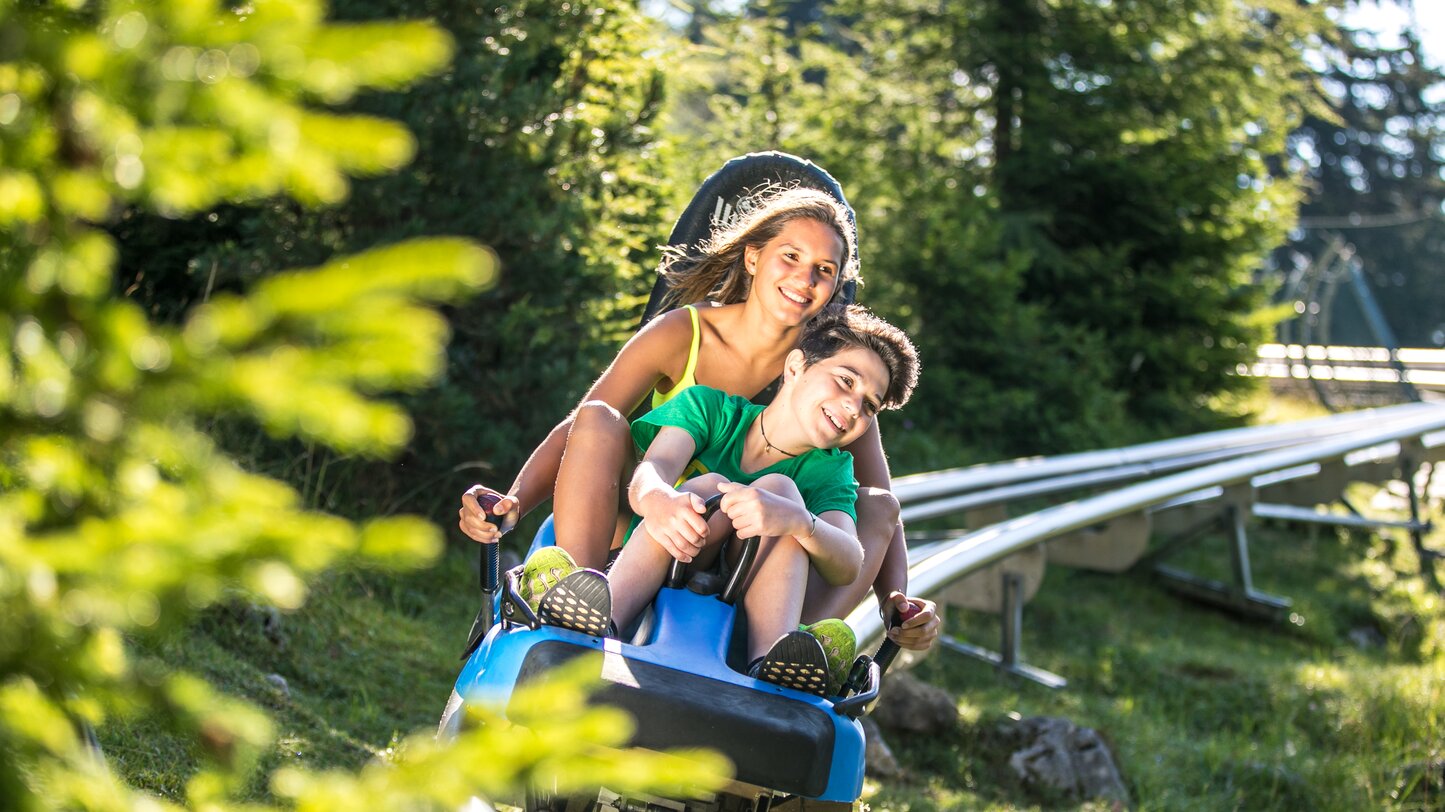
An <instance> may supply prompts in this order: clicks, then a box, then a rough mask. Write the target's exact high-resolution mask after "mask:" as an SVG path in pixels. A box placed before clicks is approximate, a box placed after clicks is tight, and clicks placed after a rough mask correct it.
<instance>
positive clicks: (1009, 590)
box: [938, 572, 1069, 689]
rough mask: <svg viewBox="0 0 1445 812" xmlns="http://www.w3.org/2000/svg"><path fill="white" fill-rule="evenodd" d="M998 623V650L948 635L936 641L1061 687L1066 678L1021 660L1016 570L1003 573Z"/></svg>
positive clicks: (1020, 592)
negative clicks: (1001, 600) (999, 630)
mask: <svg viewBox="0 0 1445 812" xmlns="http://www.w3.org/2000/svg"><path fill="white" fill-rule="evenodd" d="M1000 609H1001V610H1002V611H1000V612H999V625H1000V627H1001V637H1002V639H1001V640H1000V646H999V649H1000V651H998V652H993V651H989V650H988V649H986V648H983V647H982V646H975V645H973V644H971V643H965V642H963V641H962V640H958V639H956V638H953V637H949V636H948V635H946V634H945V635H940V636H939V638H938V643H939V645H941V646H943V647H944V648H946V649H948V650H950V651H956V652H958V653H959V654H964V655H967V656H969V657H972V658H974V659H976V660H982V661H984V662H986V663H988V664H990V665H992V666H993V667H995V668H997V669H998V670H1000V671H1003V672H1005V673H1008V674H1013V675H1014V676H1017V677H1023V678H1024V679H1026V680H1030V681H1031V682H1037V683H1038V684H1040V685H1042V686H1044V687H1045V688H1056V689H1057V688H1064V687H1066V686H1067V685H1068V684H1069V681H1068V680H1066V679H1064V678H1063V677H1061V676H1059V675H1058V674H1055V673H1053V672H1052V671H1045V670H1044V669H1042V668H1036V667H1034V666H1032V665H1029V664H1028V663H1025V662H1024V661H1023V652H1022V649H1023V646H1022V638H1023V627H1024V578H1023V576H1022V575H1020V574H1018V573H1016V572H1005V573H1004V574H1003V606H1002V607H1000Z"/></svg>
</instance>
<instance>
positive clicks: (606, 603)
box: [523, 306, 918, 694]
mask: <svg viewBox="0 0 1445 812" xmlns="http://www.w3.org/2000/svg"><path fill="white" fill-rule="evenodd" d="M917 378H918V357H917V353H916V351H915V350H914V348H913V344H912V343H911V342H910V341H909V340H908V337H907V336H906V335H904V333H903V332H902V331H901V330H899V329H897V328H896V327H893V326H892V325H890V324H888V323H887V322H885V321H883V320H882V319H879V318H878V317H876V316H874V315H873V314H871V313H869V312H868V311H867V310H865V309H863V308H861V307H857V306H850V307H847V308H843V307H834V308H830V309H829V310H828V311H826V312H824V313H823V314H821V315H819V316H818V317H817V318H816V319H814V321H813V323H812V324H811V325H809V327H808V329H807V331H806V332H805V334H804V336H803V338H802V341H801V342H800V343H799V348H798V349H796V350H793V351H792V352H791V353H789V355H788V357H787V360H786V361H785V362H784V369H783V384H782V387H781V388H780V389H779V391H778V394H777V396H776V397H775V398H774V400H773V402H772V403H771V404H769V405H767V406H766V407H764V406H759V405H756V404H752V403H750V402H748V401H747V400H745V399H743V398H740V397H735V396H729V395H726V394H724V393H722V392H720V391H718V390H715V389H711V388H709V387H705V386H694V387H692V388H690V389H688V390H686V391H684V392H683V393H681V394H680V395H678V396H677V397H675V398H674V399H673V400H671V401H669V402H668V403H666V404H664V405H663V406H661V407H660V408H658V409H656V410H655V411H652V412H649V413H648V414H646V415H644V416H643V417H641V418H639V419H638V420H637V421H636V422H634V423H633V426H632V433H633V438H634V439H635V440H636V441H637V444H638V446H639V448H642V449H645V453H644V454H643V457H642V461H641V462H640V463H639V464H638V466H637V469H636V471H635V472H634V475H633V477H632V482H631V485H630V487H629V488H628V500H629V503H630V504H631V506H632V509H633V511H634V512H635V513H636V514H637V516H638V517H639V518H640V520H641V522H640V524H637V525H636V527H635V530H634V532H632V534H631V537H630V539H629V543H628V544H627V545H626V547H624V548H623V551H622V554H621V555H620V556H619V557H618V559H617V561H616V563H615V564H614V565H613V567H612V569H611V572H610V574H609V575H608V576H607V577H606V579H605V580H604V579H603V576H602V575H601V574H600V573H596V572H595V571H590V570H579V571H577V572H576V573H575V574H569V573H571V570H572V569H575V567H573V566H571V565H570V561H567V560H565V553H562V551H561V550H556V551H555V552H550V553H549V552H547V551H546V550H544V551H539V554H538V555H537V556H533V560H529V561H528V567H527V577H525V578H524V583H523V589H524V591H526V592H532V593H534V594H538V593H541V592H543V591H545V590H546V589H547V587H549V586H551V585H552V584H553V583H556V584H557V587H556V588H554V589H552V590H551V592H548V594H547V595H545V596H544V597H543V598H542V600H541V602H540V603H541V612H542V614H543V616H544V619H547V620H549V622H556V623H558V624H559V625H564V626H569V627H573V628H579V629H580V630H584V631H587V630H590V631H593V632H594V633H595V632H596V631H597V630H598V629H599V628H601V629H605V627H606V619H607V616H608V615H611V617H612V618H615V620H616V624H617V626H618V627H619V628H626V627H627V625H628V624H629V623H631V622H632V620H633V619H635V618H636V616H637V615H638V614H639V613H640V612H641V611H642V610H643V608H645V607H646V605H647V604H648V603H650V602H651V601H652V598H653V596H654V595H656V593H657V590H658V588H659V587H660V586H661V584H662V580H663V578H664V577H665V575H666V572H667V570H668V568H669V567H670V565H671V563H672V561H673V560H674V559H675V560H679V561H683V562H691V561H694V560H696V559H699V558H701V559H703V561H699V563H705V561H706V560H710V559H711V558H712V557H713V556H715V555H716V554H717V552H718V548H719V547H720V546H721V544H722V542H724V541H726V540H728V539H732V538H750V537H753V536H758V537H760V538H761V544H760V547H759V551H758V557H757V560H756V562H755V563H754V566H753V575H752V580H751V583H750V585H749V587H748V589H747V591H746V593H745V595H744V598H743V605H744V607H745V608H746V613H747V626H748V649H749V660H750V666H749V673H750V674H752V675H753V676H756V677H759V678H761V679H766V680H768V681H771V682H775V683H779V684H783V685H787V686H788V687H792V688H798V689H800V690H805V691H811V692H813V693H818V694H826V693H828V692H831V693H836V692H837V690H838V688H839V687H840V686H841V684H842V681H843V680H844V679H845V678H846V677H847V671H848V668H849V667H850V666H851V664H852V659H853V648H854V643H853V639H852V630H851V629H849V628H848V627H847V625H846V624H844V623H843V622H842V621H841V620H836V619H829V620H824V621H821V622H819V623H814V624H812V625H811V626H809V627H808V628H807V629H805V630H799V629H798V622H799V620H800V619H801V616H802V611H803V601H804V592H805V590H806V588H807V585H808V575H809V572H810V570H814V569H815V570H817V572H818V574H819V575H821V576H822V578H823V580H824V581H825V582H827V583H828V584H829V585H832V586H841V585H846V584H849V583H852V581H854V580H855V579H856V578H857V577H858V575H859V570H860V568H861V566H862V559H863V550H862V547H861V545H860V544H859V543H858V538H857V534H856V528H855V522H856V520H857V517H856V514H855V513H854V500H855V497H856V492H857V483H856V482H855V481H854V479H853V460H852V456H851V455H849V454H848V453H847V452H845V451H841V450H839V449H841V448H842V447H843V446H846V445H847V444H849V443H851V442H853V441H854V440H856V439H858V438H859V437H861V436H862V435H863V433H864V432H865V431H867V429H868V427H869V426H870V425H871V423H872V421H873V419H874V417H875V415H876V414H877V413H878V412H879V411H881V410H882V409H885V408H898V407H899V406H902V405H903V404H904V403H905V402H906V401H907V400H908V397H909V395H910V394H911V393H912V390H913V387H914V385H915V383H916V382H917ZM673 483H678V484H677V485H674V484H673ZM714 493H721V494H723V499H722V503H721V505H720V510H719V512H718V514H717V515H716V516H714V517H713V519H712V521H711V523H710V524H709V523H708V522H705V521H703V519H702V515H701V514H702V512H703V500H704V499H705V498H706V497H708V496H711V495H712V494H714ZM544 553H545V554H546V555H545V557H544V556H543V554H544ZM589 573H591V574H589ZM563 576H566V580H565V581H562V582H560V583H559V580H560V579H561V578H562V577H563ZM609 586H610V589H609V588H608V587H609Z"/></svg>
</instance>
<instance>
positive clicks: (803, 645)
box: [757, 631, 828, 696]
mask: <svg viewBox="0 0 1445 812" xmlns="http://www.w3.org/2000/svg"><path fill="white" fill-rule="evenodd" d="M757 678H758V679H760V680H763V681H765V682H771V683H773V684H774V685H781V686H783V687H784V688H792V689H793V690H795V691H802V692H803V693H808V694H813V695H814V696H827V695H828V658H827V657H826V656H825V655H824V654H823V647H822V646H821V645H819V644H818V641H817V639H816V638H814V637H813V636H812V635H811V634H808V633H807V632H798V631H794V632H788V633H787V634H785V635H783V636H782V637H781V638H779V639H778V642H776V643H774V644H773V647H772V649H770V650H769V651H768V654H767V656H766V657H764V658H763V661H762V662H761V663H759V665H758V674H757Z"/></svg>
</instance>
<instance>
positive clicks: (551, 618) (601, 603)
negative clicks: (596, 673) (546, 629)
mask: <svg viewBox="0 0 1445 812" xmlns="http://www.w3.org/2000/svg"><path fill="white" fill-rule="evenodd" d="M537 617H538V618H539V619H540V620H541V621H542V622H543V623H546V624H547V625H549V626H560V627H562V628H564V629H571V630H572V631H574V632H581V633H582V634H587V635H591V636H593V637H606V636H607V632H608V629H609V628H610V627H611V625H612V591H611V590H609V589H608V588H607V577H606V576H604V575H603V574H602V573H600V572H598V571H597V570H592V569H581V570H577V571H576V572H571V573H568V574H567V575H566V576H565V577H563V578H562V580H560V581H558V582H557V584H556V586H553V587H552V588H551V589H549V590H547V594H545V595H543V596H542V603H541V605H540V606H539V607H538V609H537Z"/></svg>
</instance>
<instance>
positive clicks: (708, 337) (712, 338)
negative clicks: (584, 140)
mask: <svg viewBox="0 0 1445 812" xmlns="http://www.w3.org/2000/svg"><path fill="white" fill-rule="evenodd" d="M853 242H854V233H853V229H852V227H851V225H850V224H849V219H848V212H847V210H846V209H845V208H844V207H843V206H842V205H841V204H840V203H838V202H837V201H836V200H834V199H833V198H832V197H831V196H829V195H827V194H825V193H823V192H819V191H816V190H813V189H806V188H794V189H787V190H783V191H780V192H775V193H772V194H770V195H768V196H767V197H766V198H765V199H763V200H761V201H760V202H759V203H758V204H757V205H755V206H754V207H753V208H752V209H751V210H750V211H749V212H748V213H746V214H745V215H743V216H742V217H740V218H738V220H737V221H735V222H734V223H733V224H732V225H731V226H729V227H727V228H724V229H721V230H720V231H718V232H717V233H716V234H715V235H714V236H713V238H712V239H711V240H709V241H708V242H707V243H705V244H704V245H702V246H700V247H698V248H697V249H696V250H694V251H692V252H687V251H684V250H681V249H672V248H669V249H667V251H666V253H665V255H664V258H663V263H662V273H663V274H664V275H665V276H666V277H667V278H668V281H669V287H670V289H671V290H672V291H673V293H672V297H671V300H672V303H674V304H675V303H678V302H697V303H698V304H695V305H687V306H686V307H683V308H680V309H677V310H673V311H670V312H668V313H666V314H665V315H663V316H660V317H659V318H657V319H655V320H653V321H652V322H651V323H649V324H648V325H647V326H646V327H644V328H643V329H642V330H640V331H639V332H638V333H637V334H636V335H635V336H633V337H632V339H631V340H629V341H628V342H627V344H626V346H624V347H623V348H622V351H621V352H619V353H618V355H617V358H616V359H614V360H613V362H612V364H611V365H610V366H609V367H608V368H607V370H606V371H605V372H603V373H602V376H601V377H600V378H598V379H597V381H596V383H594V384H593V385H592V388H591V389H590V390H589V391H588V393H587V396H586V397H585V398H584V399H583V402H582V403H581V405H579V406H578V407H577V408H576V409H575V410H573V412H572V414H571V415H569V416H568V417H567V419H565V420H563V421H562V422H561V423H560V424H558V425H557V427H556V428H554V429H553V430H552V432H551V433H550V434H549V435H548V436H547V439H546V440H544V441H543V442H542V444H541V445H540V446H538V447H537V449H536V450H535V451H533V452H532V456H531V457H530V458H529V459H528V460H527V462H526V464H525V465H523V467H522V470H521V471H520V472H518V474H517V478H516V480H515V481H513V483H512V486H511V488H509V489H508V491H507V492H506V493H505V494H499V493H498V492H497V491H494V490H492V489H490V488H487V487H485V486H482V485H476V486H474V487H473V488H471V489H470V490H468V491H467V493H466V494H464V495H463V496H462V507H461V510H460V511H459V521H458V526H459V527H460V528H461V530H462V532H463V533H465V534H466V535H467V536H468V537H470V538H472V539H474V540H476V541H479V542H483V543H495V542H496V541H497V540H498V539H499V538H500V536H501V534H502V533H503V532H506V531H507V530H510V529H511V528H512V526H514V525H515V524H516V521H517V519H518V518H519V517H520V516H521V515H523V514H525V513H527V512H528V511H530V510H531V509H532V508H534V507H536V506H537V505H538V504H540V503H542V502H543V501H545V500H546V499H547V498H548V497H553V501H554V504H553V514H554V516H553V522H554V528H555V531H556V535H557V543H558V545H559V546H560V547H562V548H563V549H565V550H566V551H567V552H568V553H570V554H571V556H572V557H573V559H574V560H575V561H576V562H577V564H578V565H580V566H582V567H591V568H597V569H601V568H603V567H605V566H606V563H607V558H608V553H609V551H610V550H611V549H612V548H614V547H616V546H617V545H618V544H619V543H620V541H621V537H622V533H623V531H624V530H625V529H626V523H625V521H622V520H621V519H620V518H619V516H620V513H619V507H620V506H621V498H622V494H621V492H620V491H621V483H623V482H626V481H629V480H630V479H631V472H632V468H633V467H634V466H635V465H636V462H637V452H636V448H635V446H634V444H633V441H632V438H631V435H630V433H629V426H628V420H627V415H628V414H630V413H631V412H632V411H633V410H634V409H636V407H637V406H638V405H639V404H640V403H641V402H642V399H643V398H644V397H645V396H647V394H648V393H649V391H651V392H652V393H653V395H652V400H653V405H654V406H658V405H661V404H662V403H664V402H666V401H667V400H668V399H670V398H671V397H672V396H674V395H676V394H677V393H679V392H681V391H682V390H684V389H686V388H687V387H689V386H691V385H693V384H695V383H702V384H706V385H708V386H711V387H713V388H716V389H720V390H722V391H724V392H728V393H730V394H737V395H742V396H744V397H748V398H751V397H754V396H756V395H757V394H758V393H759V392H761V391H762V390H763V389H764V388H765V387H766V386H768V384H770V383H771V382H772V381H773V380H774V379H776V378H777V377H778V375H779V373H780V372H781V371H782V369H783V362H784V359H785V358H786V357H787V356H788V353H789V352H791V351H792V350H793V349H794V348H795V347H796V346H797V344H798V340H799V338H800V336H801V335H802V330H803V327H804V325H806V324H807V323H808V321H809V320H810V319H812V318H813V317H814V316H816V315H817V314H818V313H819V312H821V311H822V309H823V308H824V307H825V306H826V305H827V304H828V303H829V302H830V301H831V300H832V298H833V296H834V294H835V293H836V292H837V291H838V289H839V287H840V285H841V284H842V283H843V282H845V281H847V280H849V279H852V278H855V277H856V276H857V273H858V269H857V267H856V265H855V264H854V262H853V261H852V257H853V256H854V251H853ZM704 300H710V301H704ZM846 450H848V451H849V452H851V453H852V454H853V456H854V460H855V462H854V466H855V476H856V477H857V479H858V482H859V483H860V485H861V486H862V487H860V488H859V491H858V500H857V506H856V507H857V513H858V525H857V532H858V539H859V541H860V542H861V544H862V547H863V563H862V567H861V572H862V575H861V576H860V577H858V578H856V579H855V580H854V581H853V582H852V583H850V584H848V585H846V586H842V587H832V586H829V585H828V584H827V583H826V582H825V581H823V580H822V578H821V577H819V576H817V575H816V574H815V575H814V576H813V578H812V580H811V581H810V583H809V586H808V589H807V594H806V597H805V600H804V606H803V620H804V622H811V621H812V620H817V619H821V618H828V617H835V616H843V615H845V614H847V612H848V611H849V610H851V609H852V607H854V606H856V605H857V604H858V602H859V601H861V600H862V598H863V596H864V595H865V594H866V593H867V590H868V588H869V587H870V586H871V587H873V589H874V591H875V594H876V595H877V596H878V601H879V611H880V612H883V613H884V614H885V615H888V614H890V613H892V612H899V611H900V610H901V609H902V608H903V607H904V606H905V605H906V604H907V603H910V602H911V603H912V604H913V605H914V607H915V608H917V609H919V610H920V611H919V612H918V613H917V614H916V615H915V616H914V617H912V618H911V619H910V620H908V621H906V622H905V623H903V624H902V625H901V626H900V627H898V628H894V629H892V630H890V631H889V637H890V638H892V639H893V640H894V641H895V642H897V643H898V644H899V645H900V646H903V647H905V648H911V649H920V650H921V649H925V648H927V647H928V646H929V645H931V644H932V642H933V640H934V639H935V638H936V637H937V636H938V626H939V619H938V616H937V614H936V612H935V610H934V605H933V603H932V602H930V601H925V600H919V599H913V600H911V601H910V599H908V598H907V597H905V595H904V589H906V579H907V563H908V560H907V550H906V548H905V547H904V542H903V529H902V526H901V525H900V524H899V522H898V501H897V499H896V498H894V497H893V495H892V494H891V493H890V492H889V490H888V488H889V484H890V480H889V475H888V464H887V460H886V459H885V458H884V455H883V448H882V443H881V440H880V438H879V435H878V429H877V427H876V424H874V425H873V426H870V427H869V429H868V431H867V433H865V434H864V435H863V436H862V437H860V438H859V439H857V440H856V441H854V442H852V443H850V444H849V446H848V447H847V449H846ZM479 493H490V494H495V495H498V496H501V497H502V499H501V501H499V502H498V503H497V504H496V506H495V507H494V508H493V510H492V511H491V512H490V513H487V512H484V511H483V510H482V509H481V507H480V506H479V505H478V503H477V500H476V496H477V494H479Z"/></svg>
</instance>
